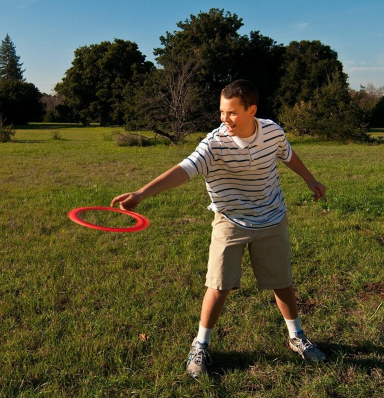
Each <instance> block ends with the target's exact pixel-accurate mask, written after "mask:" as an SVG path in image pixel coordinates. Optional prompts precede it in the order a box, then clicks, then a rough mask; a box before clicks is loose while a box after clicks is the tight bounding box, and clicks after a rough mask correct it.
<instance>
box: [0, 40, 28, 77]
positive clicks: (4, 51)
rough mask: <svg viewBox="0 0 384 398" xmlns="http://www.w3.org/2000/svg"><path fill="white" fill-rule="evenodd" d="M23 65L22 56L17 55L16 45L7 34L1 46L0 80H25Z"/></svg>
mask: <svg viewBox="0 0 384 398" xmlns="http://www.w3.org/2000/svg"><path fill="white" fill-rule="evenodd" d="M22 66H23V64H22V63H20V57H19V56H18V55H16V47H15V45H14V44H13V42H12V40H11V38H10V37H9V35H8V34H7V35H6V36H5V39H4V40H2V41H1V46H0V80H18V81H21V82H23V81H24V80H25V79H24V78H23V73H24V72H25V69H24V70H22V69H21V67H22Z"/></svg>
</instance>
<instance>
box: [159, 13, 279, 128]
mask: <svg viewBox="0 0 384 398" xmlns="http://www.w3.org/2000/svg"><path fill="white" fill-rule="evenodd" d="M242 26H243V20H242V18H239V17H238V16H237V15H236V14H231V13H230V12H224V10H222V9H221V10H220V9H217V8H212V9H211V10H209V12H201V13H200V14H198V15H197V16H195V15H191V16H190V19H186V20H185V21H184V22H179V23H178V24H177V27H178V28H179V30H177V31H174V32H173V33H170V32H167V33H166V35H165V36H161V37H160V42H161V45H162V47H161V48H157V49H155V52H154V53H155V55H157V61H158V62H159V63H160V64H161V65H163V63H164V62H166V59H167V58H170V57H174V56H175V54H176V56H181V55H184V56H187V55H188V54H190V53H193V55H194V57H195V60H196V62H199V63H200V65H201V66H200V68H199V69H198V70H197V73H196V83H197V84H198V86H199V87H200V88H201V90H202V92H209V95H208V96H206V98H205V101H206V102H205V104H204V106H205V108H206V109H207V110H208V111H209V112H208V113H212V112H214V111H216V112H217V108H218V102H219V96H220V91H221V90H222V89H223V87H224V86H226V85H227V84H229V83H230V82H232V81H234V80H236V79H240V78H242V79H248V80H250V81H252V82H253V83H254V84H255V85H256V86H257V87H259V90H260V93H261V95H262V97H261V102H260V108H259V110H258V112H259V115H265V116H267V115H269V117H271V113H272V108H273V101H272V98H274V92H275V91H276V87H277V85H278V82H279V80H280V69H281V63H282V55H283V53H284V47H283V46H282V45H277V44H276V42H275V41H274V40H272V39H270V38H269V37H266V36H263V35H261V34H260V33H259V32H251V33H250V36H249V37H248V36H247V35H240V34H239V29H240V28H241V27H242ZM208 127H213V126H211V125H210V124H209V121H207V123H206V128H208Z"/></svg>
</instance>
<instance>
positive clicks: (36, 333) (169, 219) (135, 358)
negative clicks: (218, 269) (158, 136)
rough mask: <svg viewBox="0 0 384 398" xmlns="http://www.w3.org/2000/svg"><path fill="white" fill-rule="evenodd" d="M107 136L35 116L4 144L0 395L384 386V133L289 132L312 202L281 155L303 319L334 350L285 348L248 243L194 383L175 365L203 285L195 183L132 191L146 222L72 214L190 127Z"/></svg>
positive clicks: (206, 393) (163, 155)
mask: <svg viewBox="0 0 384 398" xmlns="http://www.w3.org/2000/svg"><path fill="white" fill-rule="evenodd" d="M200 136H201V135H200ZM110 137H111V129H108V128H99V127H90V128H80V127H73V126H72V127H68V126H64V125H63V126H45V127H44V126H30V127H29V128H27V129H23V130H17V133H16V135H15V137H14V141H13V142H10V143H5V144H0V234H1V235H0V236H1V239H0V317H1V324H0V397H7V398H10V397H23V398H24V397H37V396H39V397H40V396H42V397H76V398H78V397H220V398H221V397H228V398H230V397H238V398H239V397H270V398H276V397H302V398H304V397H351V396H353V397H369V398H372V397H377V398H378V397H384V334H383V333H384V305H383V302H384V267H383V262H384V261H383V260H384V161H383V160H384V145H358V144H348V145H343V144H337V143H331V142H327V143H319V142H316V141H314V140H312V141H309V140H307V141H305V140H304V141H303V140H302V141H300V140H297V139H291V143H292V145H293V147H294V149H295V150H296V152H297V153H298V154H299V155H300V157H301V158H302V159H303V160H304V162H305V163H306V164H307V166H308V167H309V168H310V169H311V170H312V171H313V173H314V174H315V175H316V176H317V178H318V179H319V180H320V181H322V182H323V183H325V184H326V185H327V187H328V199H329V201H328V203H324V202H321V203H320V202H319V203H313V202H311V193H310V192H309V191H308V190H307V188H306V186H305V184H304V183H303V182H302V181H301V180H300V178H299V177H297V176H296V175H294V174H293V173H292V172H291V171H290V170H288V168H286V167H285V166H284V165H280V166H279V170H280V176H281V180H282V185H283V189H284V192H285V198H286V203H287V207H288V214H289V220H290V234H291V242H292V260H293V269H294V276H295V285H296V292H297V297H298V304H299V307H300V312H301V318H302V324H303V326H304V328H305V330H306V331H307V332H308V334H309V337H310V338H311V339H312V340H314V341H316V342H317V343H318V345H319V346H320V347H321V348H322V349H323V351H324V352H325V353H326V354H327V356H328V358H329V361H328V362H327V363H325V364H321V365H315V366H313V365H310V364H306V363H303V361H302V360H301V358H300V357H299V356H297V354H294V353H293V352H291V351H290V350H289V349H288V348H287V341H286V338H287V332H286V328H285V324H284V321H283V319H282V318H281V316H280V315H279V312H278V310H277V307H276V304H275V302H274V301H273V297H272V296H273V295H272V293H271V292H270V291H261V292H260V291H258V290H257V288H256V287H255V281H254V279H253V276H252V274H251V272H250V268H249V267H248V258H247V256H246V257H245V259H244V276H243V280H242V289H241V290H239V291H237V292H236V293H233V294H231V296H230V297H229V299H228V301H227V304H226V307H225V309H224V311H223V314H222V316H221V318H220V320H219V323H218V325H217V327H216V329H215V332H214V335H213V339H212V344H211V351H212V357H213V361H214V362H213V365H212V367H211V371H210V374H209V376H207V377H203V378H201V379H200V380H199V381H194V380H191V379H189V378H188V377H187V376H186V375H185V368H184V367H185V361H186V357H187V354H188V350H189V346H190V343H191V341H192V339H193V337H194V335H195V333H196V331H197V328H198V321H199V312H200V305H201V300H202V297H203V294H204V292H205V288H204V280H205V270H206V262H207V254H208V247H209V242H210V222H211V220H212V214H211V213H210V212H209V211H208V210H206V207H207V206H208V204H209V198H208V195H207V194H206V192H205V186H204V181H203V180H202V179H201V178H195V179H193V180H192V181H190V182H188V183H187V184H185V185H184V186H182V187H179V188H177V189H175V190H173V191H169V192H166V193H164V194H162V195H159V196H156V197H153V198H149V199H148V200H147V201H145V202H143V203H142V204H141V205H140V207H139V208H138V211H139V212H140V213H142V214H143V215H145V216H147V217H148V218H149V219H150V220H151V226H150V227H149V228H147V229H146V230H144V231H141V232H137V233H131V234H119V233H110V232H101V231H96V230H93V229H89V228H84V227H82V226H79V225H77V224H75V223H73V222H71V221H70V220H69V219H68V218H67V213H68V211H69V210H70V209H73V208H75V207H82V206H108V205H109V203H110V201H111V199H112V198H113V197H114V196H116V195H117V194H120V193H123V192H128V191H130V190H134V189H137V188H139V187H140V186H142V185H143V184H145V183H146V182H148V181H149V180H151V179H152V178H154V177H155V176H157V175H158V174H160V173H161V172H163V171H165V170H166V169H168V168H169V167H171V166H172V165H174V164H175V163H177V162H179V161H180V160H182V159H183V158H184V157H185V156H187V155H188V154H189V153H190V152H191V151H192V150H193V149H194V147H195V146H196V144H197V142H198V137H191V138H190V140H189V142H188V143H186V144H185V145H183V146H165V145H158V146H153V147H145V148H139V147H120V146H117V145H116V144H115V142H114V141H113V140H112V139H111V138H110ZM90 217H91V220H94V221H95V222H100V223H105V224H107V223H109V224H111V225H115V226H121V225H122V224H123V222H125V221H127V220H125V219H123V217H124V216H121V215H116V214H114V213H111V214H109V213H108V214H107V215H102V214H94V215H90ZM98 217H99V218H98Z"/></svg>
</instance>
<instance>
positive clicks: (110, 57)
mask: <svg viewBox="0 0 384 398" xmlns="http://www.w3.org/2000/svg"><path fill="white" fill-rule="evenodd" d="M151 68H153V64H152V63H151V62H148V61H145V56H144V55H143V54H142V53H141V52H140V51H139V50H138V46H137V44H136V43H133V42H130V41H124V40H120V39H115V40H114V42H113V43H111V42H108V41H104V42H102V43H100V44H93V45H91V46H83V47H80V48H78V49H77V50H76V51H75V58H74V60H73V61H72V67H71V68H70V69H68V70H67V72H66V74H65V77H64V79H63V80H62V82H61V83H58V84H57V85H56V87H55V91H56V92H57V93H58V94H59V95H62V96H63V97H64V104H65V105H67V106H69V107H70V108H71V109H72V110H73V112H74V116H75V117H76V118H77V119H78V120H80V121H81V122H82V123H83V124H84V125H86V124H88V123H90V122H91V121H98V122H99V123H100V124H101V125H106V124H123V122H124V107H123V105H122V104H123V102H124V98H123V91H124V89H125V87H126V85H129V84H132V83H133V81H134V79H135V77H136V76H137V75H140V74H145V73H147V72H149V71H150V70H151Z"/></svg>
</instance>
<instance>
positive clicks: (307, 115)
mask: <svg viewBox="0 0 384 398" xmlns="http://www.w3.org/2000/svg"><path fill="white" fill-rule="evenodd" d="M368 117H369V114H368V113H366V112H364V109H362V108H361V107H359V105H358V98H357V97H354V98H352V97H351V96H350V95H349V93H348V91H347V90H346V88H345V87H344V86H343V85H342V84H341V83H340V81H339V80H338V79H337V76H335V77H334V80H333V81H329V82H328V84H327V85H326V86H323V87H321V88H319V89H317V90H316V91H315V92H314V94H313V100H312V101H308V102H304V101H302V102H300V103H297V104H295V106H294V107H288V106H283V107H282V109H281V111H280V113H279V121H280V123H281V124H282V125H283V127H284V128H285V129H286V130H287V131H289V132H291V133H292V134H294V135H297V136H300V137H303V136H305V135H311V136H317V137H320V138H323V139H329V140H340V141H363V142H368V141H371V138H370V136H369V134H368Z"/></svg>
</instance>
